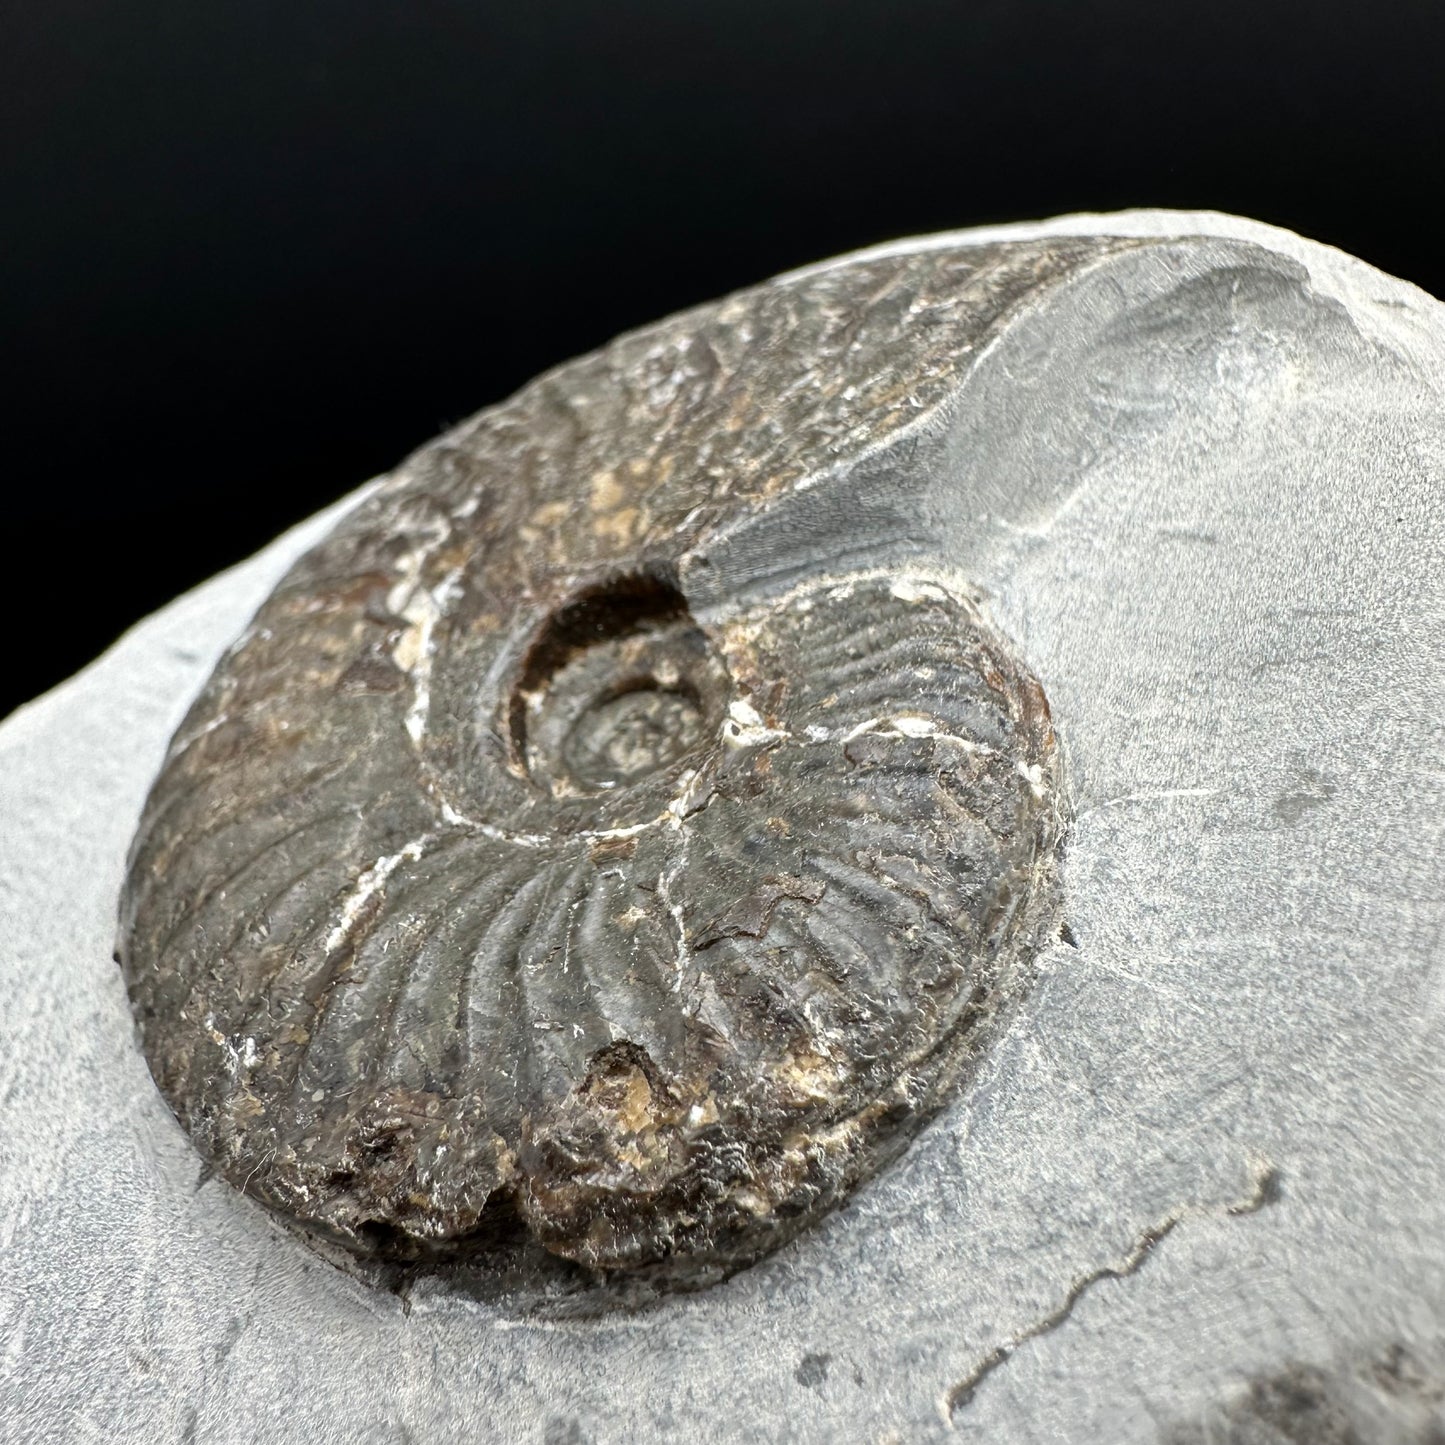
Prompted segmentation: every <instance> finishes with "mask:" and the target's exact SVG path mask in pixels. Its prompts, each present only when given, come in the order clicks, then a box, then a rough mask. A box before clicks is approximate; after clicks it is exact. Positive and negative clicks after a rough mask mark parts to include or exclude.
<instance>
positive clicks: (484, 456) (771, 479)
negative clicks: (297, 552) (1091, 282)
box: [120, 240, 1127, 1278]
mask: <svg viewBox="0 0 1445 1445" xmlns="http://www.w3.org/2000/svg"><path fill="white" fill-rule="evenodd" d="M1124 244H1127V243H1124V242H1099V241H1070V240H1052V241H1048V242H1037V243H1023V244H1014V245H1010V246H1005V247H976V248H972V249H968V250H963V251H960V250H956V249H955V250H949V251H940V252H936V253H930V252H927V251H925V252H921V253H918V254H915V255H911V256H892V257H887V258H880V259H872V260H869V259H863V260H856V261H853V262H851V263H848V264H845V265H841V266H835V267H832V268H826V269H822V270H819V271H816V272H813V273H810V274H801V275H798V276H794V277H789V278H783V279H781V280H778V281H775V282H772V283H770V284H768V285H765V286H762V287H759V288H757V289H755V290H753V291H750V292H746V293H743V294H741V295H738V296H735V297H733V298H730V299H728V300H725V301H723V302H721V303H719V304H717V305H713V306H709V307H705V308H702V309H700V310H697V311H694V312H692V313H690V314H687V315H683V316H680V317H677V318H674V319H672V320H669V321H667V322H664V323H662V324H660V325H657V326H655V327H652V328H650V329H648V330H645V331H642V332H639V333H637V334H635V335H631V336H627V337H624V338H623V339H621V340H619V341H617V342H615V343H613V344H612V345H610V346H608V347H606V348H605V349H603V350H602V351H600V352H598V353H596V354H594V355H592V356H588V357H584V358H582V359H581V360H578V361H574V362H571V363H569V364H568V365H566V366H563V367H561V368H560V369H558V370H556V371H554V372H552V373H550V374H548V375H546V376H543V377H542V378H540V379H539V380H538V381H536V382H534V383H533V384H531V385H529V386H528V387H526V388H525V389H524V390H522V391H521V392H520V393H519V394H518V395H516V396H515V397H513V398H512V399H511V400H510V401H507V402H506V403H504V404H502V405H500V406H498V407H495V408H493V409H491V410H489V411H487V412H484V413H482V414H481V415H480V416H478V417H477V418H475V419H474V420H472V421H470V422H469V423H467V424H465V425H463V426H462V427H460V428H458V429H457V430H456V431H454V432H452V433H451V434H449V435H447V436H445V437H443V438H442V439H441V440H439V441H437V442H436V443H434V444H432V445H431V446H429V447H427V448H425V449H424V450H423V451H421V452H420V453H418V454H417V455H416V456H415V457H413V458H412V459H411V460H410V461H409V462H408V463H407V464H406V465H404V466H403V467H402V468H401V469H400V470H399V471H398V472H397V473H396V474H395V475H394V476H393V477H392V478H390V479H388V480H387V481H386V482H385V483H384V484H383V485H381V486H380V487H379V488H378V489H377V490H376V491H375V492H373V493H372V494H371V495H370V496H369V497H368V498H367V499H366V500H365V501H364V502H362V503H361V504H360V505H359V506H358V507H357V508H356V509H355V510H354V511H353V512H352V513H351V514H350V515H349V516H347V517H346V518H345V520H344V521H343V522H342V523H341V524H340V525H338V526H337V527H336V528H335V530H334V531H333V532H332V533H331V535H330V536H329V537H327V538H326V539H325V540H324V541H323V542H322V543H321V544H320V545H319V546H317V547H316V548H314V550H312V551H311V552H310V553H309V554H308V555H307V556H305V557H304V558H303V559H302V560H301V562H300V563H298V564H297V566H296V567H295V568H294V569H293V570H292V571H291V573H290V574H289V575H288V576H287V577H286V578H285V579H284V581H283V582H282V583H281V584H280V586H279V587H278V588H277V589H276V591H275V593H274V594H273V595H272V597H271V598H270V599H269V600H268V601H267V602H266V603H265V605H264V606H263V607H262V608H261V610H260V612H259V614H258V615H257V616H256V618H255V620H254V622H253V623H252V625H251V626H250V628H249V629H248V630H247V631H246V633H245V635H244V636H243V637H242V638H241V639H240V640H239V641H238V642H237V643H236V644H235V646H234V647H233V648H232V649H231V651H230V652H229V653H228V654H227V656H226V657H225V658H224V659H223V661H222V662H221V663H220V665H219V666H218V668H217V669H216V672H215V674H214V675H213V677H212V678H211V680H210V682H209V684H208V685H207V687H206V688H205V690H204V692H203V693H202V695H201V697H200V698H199V699H198V701H197V702H196V703H195V705H194V706H193V708H192V709H191V711H190V714H189V716H188V717H187V719H186V721H185V722H184V724H183V725H182V727H181V728H180V730H179V732H178V734H177V735H176V737H175V739H174V741H173V742H172V744H171V748H170V752H169V755H168V757H167V759H166V762H165V765H164V769H163V771H162V773H161V775H160V778H159V780H158V781H157V783H156V784H155V788H154V791H153V793H152V795H151V797H150V800H149V804H148V806H147V808H146V812H145V816H144V819H143V821H142V824H141V827H140V831H139V834H138V837H137V840H136V843H135V846H134V850H133V854H132V859H131V865H130V873H129V878H128V881H127V886H126V890H125V897H124V901H123V909H122V926H121V944H120V957H121V961H122V965H123V968H124V973H125V978H126V982H127V984H128V987H129V990H130V995H131V999H132V1002H133V1005H134V1009H135V1013H136V1017H137V1019H138V1021H139V1025H140V1030H141V1035H142V1039H143V1044H144V1049H145V1053H146V1057H147V1059H148V1060H149V1063H150V1066H151V1069H152V1071H153V1073H154V1075H155V1078H156V1081H157V1082H158V1084H159V1086H160V1088H161V1090H162V1091H163V1093H164V1094H165V1097H166V1098H167V1099H168V1100H169V1102H170V1104H171V1106H172V1108H173V1109H174V1110H175V1112H176V1114H177V1115H178V1116H179V1118H180V1120H181V1122H182V1124H183V1125H184V1126H185V1128H186V1129H187V1130H188V1131H189V1133H190V1135H191V1137H192V1139H193V1140H194V1141H195V1144H196V1146H197V1148H198V1149H199V1150H200V1152H201V1153H202V1155H203V1156H205V1158H206V1159H207V1160H209V1161H211V1163H212V1164H213V1165H214V1166H215V1167H216V1168H217V1169H219V1170H220V1171H221V1172H222V1173H223V1174H224V1175H225V1177H226V1178H227V1179H229V1180H230V1181H232V1182H233V1183H234V1184H236V1185H237V1186H239V1187H241V1188H242V1189H244V1190H245V1191H246V1192H247V1193H248V1194H249V1195H251V1196H253V1197H254V1198H256V1199H258V1200H260V1201H261V1202H263V1203H264V1204H266V1205H268V1206H270V1207H271V1208H272V1209H273V1210H275V1211H277V1212H278V1213H279V1214H281V1215H282V1216H284V1217H285V1218H287V1219H288V1220H289V1221H291V1222H292V1223H294V1224H297V1225H300V1226H302V1227H304V1228H305V1229H306V1230H308V1231H310V1232H312V1233H313V1234H314V1235H316V1236H317V1237H319V1238H321V1239H323V1240H329V1241H332V1242H334V1243H340V1244H342V1245H345V1246H347V1247H348V1248H349V1249H351V1250H352V1251H355V1252H356V1253H358V1254H361V1255H370V1256H379V1257H381V1258H385V1259H392V1260H409V1261H418V1260H419V1261H427V1260H440V1259H448V1258H454V1257H457V1256H460V1255H465V1254H466V1253H467V1252H468V1251H477V1250H483V1249H485V1248H486V1247H487V1246H488V1242H489V1241H491V1240H493V1239H494V1238H496V1237H497V1232H498V1230H499V1229H501V1228H503V1227H504V1226H507V1227H513V1228H525V1229H526V1230H527V1231H530V1233H531V1235H532V1236H533V1237H534V1238H535V1239H536V1240H537V1241H539V1242H540V1243H541V1244H542V1245H544V1246H545V1248H546V1249H547V1250H549V1251H551V1252H552V1253H553V1254H555V1255H559V1256H562V1257H563V1258H565V1259H568V1260H572V1261H576V1262H577V1263H579V1264H582V1265H587V1266H591V1267H594V1268H596V1269H599V1270H604V1271H611V1270H621V1269H628V1268H636V1267H652V1268H655V1269H657V1270H659V1271H662V1272H664V1273H665V1272H666V1271H669V1270H670V1271H674V1272H675V1273H676V1275H677V1277H678V1278H684V1277H687V1276H688V1274H689V1272H692V1273H693V1274H694V1275H696V1274H698V1273H699V1272H701V1273H703V1274H706V1272H707V1271H709V1270H711V1271H713V1272H714V1273H716V1272H718V1271H725V1270H726V1269H728V1268H731V1267H733V1266H735V1265H737V1264H738V1263H741V1262H743V1261H746V1260H748V1259H751V1258H754V1257H756V1256H757V1255H758V1254H760V1253H761V1252H762V1251H764V1250H766V1249H768V1248H770V1247H772V1246H773V1245H774V1244H776V1243H778V1242H780V1241H782V1240H784V1239H786V1238H788V1237H789V1236H790V1234H791V1233H793V1232H794V1231H796V1230H797V1229H798V1228H799V1227H800V1226H801V1225H803V1224H804V1223H806V1222H807V1221H809V1220H810V1219H813V1218H816V1217H817V1216H818V1215H819V1214H820V1213H822V1212H823V1211H825V1210H827V1209H828V1208H830V1207H831V1206H832V1205H834V1204H835V1203H837V1202H838V1201H839V1200H840V1199H841V1198H843V1197H844V1196H845V1195H846V1193H847V1192H848V1191H849V1190H850V1189H851V1188H852V1187H853V1186H854V1185H855V1184H856V1183H857V1182H858V1181H859V1180H860V1179H862V1178H864V1177H865V1176H867V1175H868V1174H869V1173H870V1172H871V1171H873V1170H875V1169H876V1168H878V1167H880V1165H881V1164H882V1163H883V1162H884V1161H886V1160H887V1159H888V1157H889V1156H890V1155H891V1154H892V1153H893V1152H896V1151H897V1150H898V1149H899V1148H901V1147H902V1146H903V1145H904V1144H905V1143H906V1141H907V1139H908V1138H909V1137H910V1135H911V1133H912V1132H913V1131H914V1130H916V1128H917V1127H918V1126H919V1125H920V1123H921V1122H922V1121H923V1120H925V1119H926V1118H927V1117H928V1115H929V1113H930V1112H931V1111H933V1110H935V1109H936V1108H937V1107H938V1106H939V1105H940V1103H941V1102H943V1101H944V1100H945V1099H946V1098H947V1097H948V1094H949V1091H950V1089H952V1088H953V1087H954V1086H955V1085H956V1084H957V1083H958V1082H959V1081H960V1080H961V1079H964V1078H966V1076H967V1074H968V1070H969V1068H970V1066H971V1064H972V1062H973V1061H974V1060H976V1059H977V1057H978V1055H979V1052H980V1050H981V1049H982V1048H983V1047H984V1045H985V1043H986V1041H987V1038H988V1035H989V1028H990V1025H991V1022H992V1021H993V1020H994V1019H995V1018H996V1017H997V1016H998V1011H999V1009H1000V1007H1001V1005H1002V1004H1003V1003H1005V1002H1006V1001H1007V1000H1008V999H1009V998H1010V997H1011V996H1012V995H1013V994H1014V993H1016V992H1017V991H1018V989H1019V988H1020V987H1021V985H1022V982H1023V980H1024V977H1025V975H1026V972H1027V969H1026V961H1027V958H1028V956H1029V953H1030V950H1031V949H1032V948H1033V947H1034V945H1035V943H1036V940H1037V937H1038V935H1039V933H1040V930H1041V929H1042V928H1043V927H1045V926H1052V924H1051V922H1050V897H1051V888H1050V883H1051V879H1052V877H1053V859H1054V853H1055V850H1056V846H1057V842H1058V837H1059V832H1060V802H1059V787H1060V777H1059V761H1058V755H1057V750H1056V744H1055V740H1054V735H1053V731H1052V727H1051V723H1050V718H1049V711H1048V707H1047V705H1046V702H1045V699H1044V695H1043V692H1042V690H1041V688H1040V686H1039V684H1038V682H1037V681H1036V680H1035V679H1034V678H1033V676H1032V675H1031V674H1030V672H1029V671H1028V669H1027V667H1026V666H1025V665H1024V664H1023V662H1022V661H1021V660H1020V659H1019V658H1018V657H1017V656H1015V655H1014V652H1013V650H1012V648H1011V646H1010V645H1009V643H1008V642H1007V641H1006V640H1005V639H1004V638H1003V637H1001V636H1000V635H999V634H998V632H997V631H996V630H995V629H994V628H993V627H992V626H991V625H990V623H989V622H988V621H987V620H986V618H985V616H984V614H983V612H982V611H981V606H980V600H979V599H978V598H976V597H974V596H972V595H971V594H970V592H969V589H968V585H967V582H966V580H965V579H960V578H957V577H955V576H953V575H951V573H950V571H949V569H948V568H947V566H946V565H945V561H944V560H943V559H939V558H937V557H932V556H930V555H929V553H928V548H927V538H926V536H923V537H922V540H921V541H920V543H919V545H918V546H917V547H915V548H913V549H912V550H911V551H908V550H907V549H905V550H904V551H903V552H899V551H898V550H897V549H895V550H894V552H893V553H892V554H889V555H887V556H884V555H883V554H882V552H881V551H880V549H876V548H872V549H870V537H869V532H868V520H867V515H866V508H864V509H863V510H862V511H860V512H859V514H858V516H857V517H856V519H855V518H852V517H850V516H849V515H847V513H846V511H845V513H844V514H843V515H841V516H840V515H839V514H838V513H837V509H836V507H835V508H834V511H833V512H832V513H828V514H826V515H827V516H828V518H829V520H828V522H827V525H826V526H825V525H823V522H822V519H823V518H824V516H825V511H824V509H823V507H822V501H821V499H822V498H823V497H824V496H825V494H827V493H828V492H829V485H827V483H828V481H829V479H830V478H838V477H842V476H845V475H848V474H850V469H851V471H856V470H857V468H858V467H860V466H861V465H863V464H864V463H865V462H866V461H867V460H868V459H869V458H870V457H876V456H877V455H878V454H879V453H880V450H881V449H884V448H889V447H891V448H894V449H898V448H904V449H905V450H906V448H907V446H908V445H910V439H912V438H915V437H916V436H918V435H919V434H920V429H926V428H927V427H929V426H931V425H933V424H934V422H935V420H936V416H937V414H938V413H939V411H940V409H941V408H942V407H943V406H944V405H945V403H946V400H947V397H948V396H949V394H950V388H951V387H952V386H953V384H954V383H955V382H956V380H957V378H958V376H959V375H960V373H961V371H962V369H963V368H964V367H966V366H967V365H968V361H969V357H970V355H971V354H972V353H973V352H974V351H975V350H976V349H977V348H979V347H980V346H982V345H984V344H985V343H986V342H987V340H988V338H989V337H990V336H991V335H992V334H993V333H994V331H995V329H996V328H997V327H998V326H999V325H1000V324H1002V322H1003V320H1004V319H1005V318H1006V317H1007V316H1008V314H1009V312H1010V310H1011V308H1013V307H1014V306H1015V305H1016V304H1017V303H1018V302H1019V301H1020V300H1021V299H1022V298H1024V297H1025V296H1027V295H1028V294H1029V293H1030V292H1031V291H1032V290H1033V289H1034V288H1036V287H1039V286H1044V285H1049V284H1051V283H1052V282H1053V281H1054V280H1055V279H1056V278H1058V277H1060V276H1063V275H1065V274H1066V273H1068V272H1069V271H1070V270H1071V269H1072V268H1075V267H1076V266H1078V265H1079V264H1080V263H1081V262H1082V261H1084V260H1086V259H1088V258H1089V257H1091V256H1096V255H1098V254H1099V253H1100V251H1101V249H1108V248H1109V247H1111V246H1112V247H1117V246H1120V245H1124ZM900 464H906V458H905V462H904V463H900ZM855 490H856V489H855ZM813 492H815V493H816V494H817V496H818V497H819V499H820V501H819V505H818V507H817V508H814V507H813V505H812V503H811V501H810V494H811V493H813ZM857 494H858V495H860V496H861V495H864V494H866V487H865V488H863V489H862V491H859V492H858V493H857ZM785 503H786V505H784V504H785ZM745 527H750V528H753V529H755V531H756V534H757V536H759V537H761V538H762V539H763V540H762V542H761V543H759V545H758V547H757V548H756V549H755V550H756V551H757V553H758V555H759V556H762V557H764V558H765V559H766V565H764V566H755V567H753V568H751V570H749V571H748V572H747V573H746V574H743V573H739V572H736V570H734V571H733V572H731V573H728V575H726V576H721V577H720V572H719V569H718V568H717V567H716V566H715V565H714V562H715V559H716V556H717V554H718V549H719V548H720V547H723V546H725V545H726V544H727V541H728V539H729V538H730V537H733V536H734V535H736V534H737V533H738V532H739V529H740V528H745ZM724 570H725V569H724Z"/></svg>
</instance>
